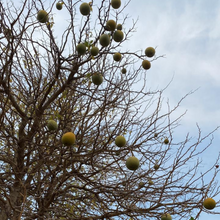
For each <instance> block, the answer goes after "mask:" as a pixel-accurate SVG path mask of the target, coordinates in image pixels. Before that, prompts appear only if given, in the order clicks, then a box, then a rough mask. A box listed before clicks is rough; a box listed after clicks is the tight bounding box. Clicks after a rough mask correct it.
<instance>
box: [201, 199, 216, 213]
mask: <svg viewBox="0 0 220 220" xmlns="http://www.w3.org/2000/svg"><path fill="white" fill-rule="evenodd" d="M203 206H204V207H205V208H206V209H209V210H211V209H214V208H215V206H216V202H215V200H214V199H212V198H207V199H205V200H204V202H203Z"/></svg>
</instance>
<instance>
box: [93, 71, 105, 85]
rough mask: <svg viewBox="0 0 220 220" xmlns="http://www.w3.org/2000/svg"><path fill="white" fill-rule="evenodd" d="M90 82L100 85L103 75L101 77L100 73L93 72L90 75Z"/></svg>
mask: <svg viewBox="0 0 220 220" xmlns="http://www.w3.org/2000/svg"><path fill="white" fill-rule="evenodd" d="M92 82H93V83H94V84H95V85H97V86H99V85H101V84H102V82H103V77H102V75H101V74H100V73H94V74H93V75H92Z"/></svg>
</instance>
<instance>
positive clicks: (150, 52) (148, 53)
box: [145, 47, 155, 57]
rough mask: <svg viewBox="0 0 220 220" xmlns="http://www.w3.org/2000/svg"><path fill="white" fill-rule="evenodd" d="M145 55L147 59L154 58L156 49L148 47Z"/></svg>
mask: <svg viewBox="0 0 220 220" xmlns="http://www.w3.org/2000/svg"><path fill="white" fill-rule="evenodd" d="M145 55H146V56H147V57H153V56H154V55H155V49H154V48H153V47H148V48H146V49H145Z"/></svg>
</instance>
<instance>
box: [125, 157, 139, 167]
mask: <svg viewBox="0 0 220 220" xmlns="http://www.w3.org/2000/svg"><path fill="white" fill-rule="evenodd" d="M126 167H127V168H128V169H129V170H137V169H138V167H139V160H138V159H137V158H136V157H134V156H131V157H129V158H128V159H127V160H126Z"/></svg>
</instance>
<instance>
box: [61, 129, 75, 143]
mask: <svg viewBox="0 0 220 220" xmlns="http://www.w3.org/2000/svg"><path fill="white" fill-rule="evenodd" d="M75 141H76V136H75V134H74V133H73V132H67V133H65V134H63V136H62V138H61V142H62V143H63V144H64V145H66V146H71V145H73V144H74V143H75Z"/></svg>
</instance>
